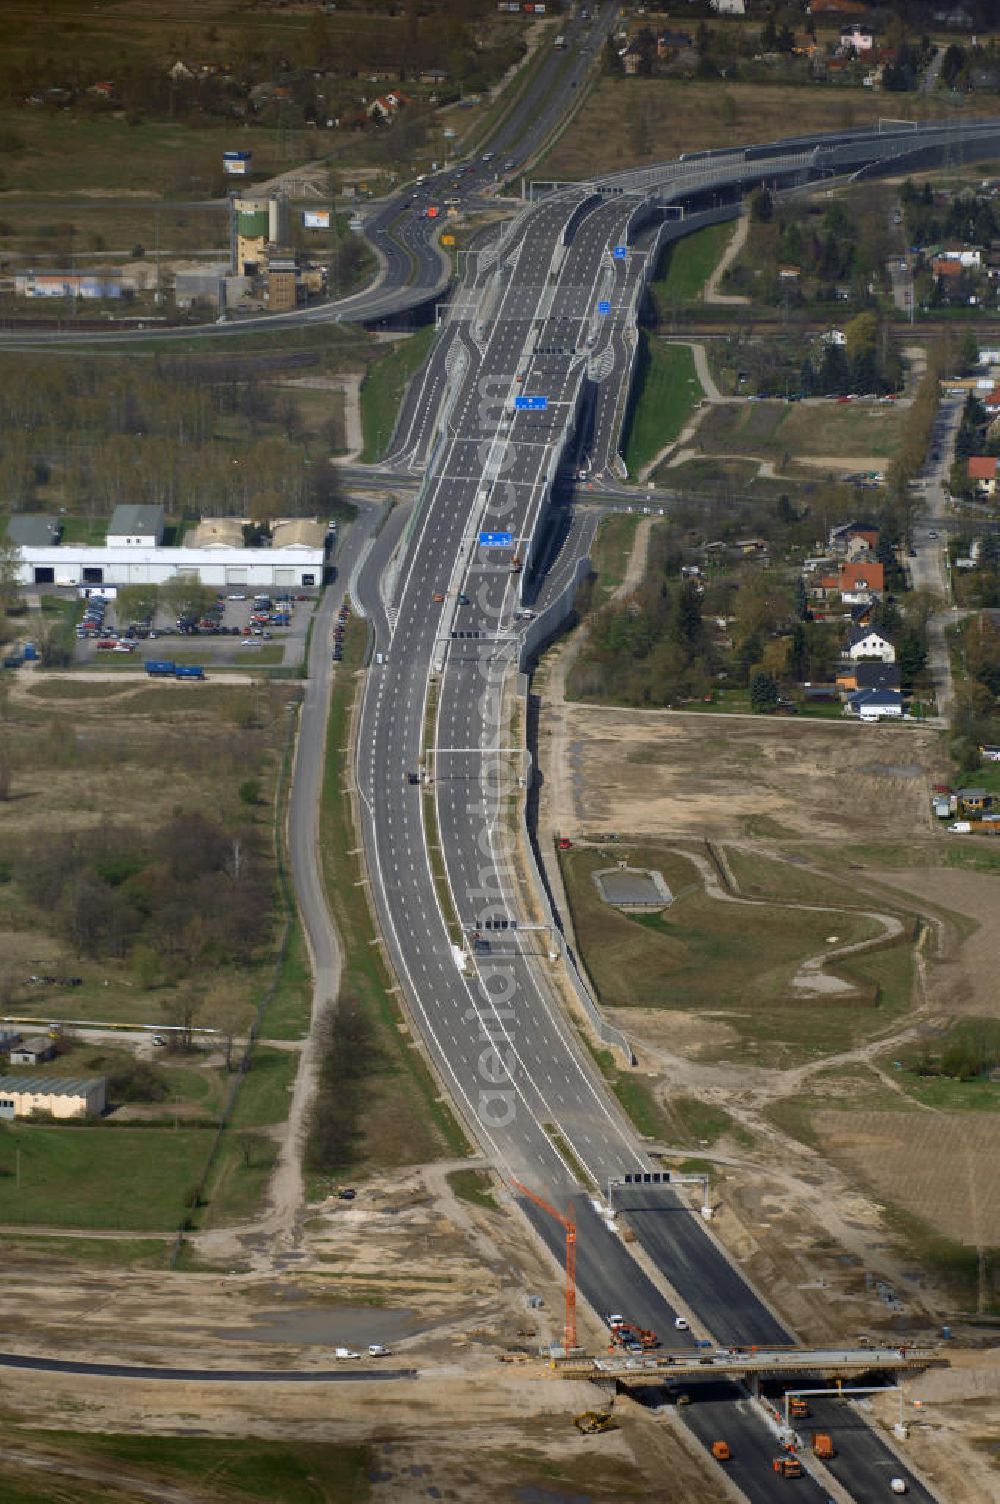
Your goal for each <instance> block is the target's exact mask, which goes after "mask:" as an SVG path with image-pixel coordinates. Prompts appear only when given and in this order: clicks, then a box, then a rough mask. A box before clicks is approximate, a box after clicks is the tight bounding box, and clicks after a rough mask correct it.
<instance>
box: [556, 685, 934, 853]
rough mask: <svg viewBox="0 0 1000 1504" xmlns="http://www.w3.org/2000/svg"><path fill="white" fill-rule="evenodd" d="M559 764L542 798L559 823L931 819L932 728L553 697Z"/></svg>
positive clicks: (663, 827)
mask: <svg viewBox="0 0 1000 1504" xmlns="http://www.w3.org/2000/svg"><path fill="white" fill-rule="evenodd" d="M543 728H544V729H543V734H542V738H541V746H540V753H541V762H542V767H543V769H544V768H546V766H547V753H548V747H549V744H550V738H553V737H557V738H558V741H559V742H560V743H561V745H562V747H563V748H564V749H565V756H566V766H565V768H564V769H563V770H562V776H561V777H557V778H556V779H554V784H555V787H553V789H552V790H551V792H550V794H549V797H550V798H552V799H554V800H556V801H557V807H556V808H555V809H553V810H552V811H551V823H552V826H553V828H555V829H558V830H561V831H566V832H569V833H583V832H594V833H607V832H611V831H621V832H625V833H629V834H642V835H650V836H652V835H668V836H690V835H694V836H696V837H697V838H699V839H708V840H721V839H726V838H728V839H732V838H734V837H737V836H741V835H749V836H754V835H774V836H778V837H782V836H787V837H790V838H795V837H798V838H804V837H808V838H809V839H810V840H814V841H815V840H840V841H844V840H871V839H872V838H873V837H875V836H882V837H883V838H885V837H891V838H892V839H896V840H907V839H910V838H913V837H915V836H924V835H926V834H927V833H928V832H929V830H930V827H931V816H930V812H929V807H928V800H927V784H928V779H929V778H930V777H931V773H932V770H934V771H935V772H936V770H937V765H938V764H937V754H936V745H937V742H936V733H934V732H932V731H924V730H919V729H916V728H912V729H911V728H906V730H905V731H903V730H902V729H901V728H899V727H895V728H890V727H880V726H863V727H862V726H854V725H851V724H844V723H843V722H840V721H830V722H825V721H811V722H809V723H808V724H806V723H804V722H790V721H787V720H785V721H780V722H777V721H773V720H768V721H763V720H758V719H755V718H752V717H749V716H747V717H740V716H718V715H699V714H698V713H696V712H695V713H684V712H674V711H637V710H623V709H605V708H603V707H596V706H592V705H582V704H567V703H563V704H560V705H557V706H553V707H552V709H551V711H549V710H548V708H547V710H546V715H545V717H544V720H543Z"/></svg>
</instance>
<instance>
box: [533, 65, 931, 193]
mask: <svg viewBox="0 0 1000 1504" xmlns="http://www.w3.org/2000/svg"><path fill="white" fill-rule="evenodd" d="M897 104H898V106H899V109H900V111H901V112H902V114H903V116H904V117H905V116H906V115H907V111H909V112H910V117H909V118H914V119H926V118H936V117H937V116H940V115H946V114H951V113H954V109H953V107H949V105H948V103H947V102H946V101H944V100H940V99H938V98H931V99H927V98H925V97H924V96H922V95H920V96H917V95H912V94H900V95H897V96H895V98H894V101H893V111H894V112H895V111H896V108H897ZM884 112H885V104H884V101H882V100H880V99H879V97H878V96H877V95H874V96H873V94H872V92H871V91H870V90H866V89H851V90H846V89H835V88H826V87H823V86H819V85H817V86H815V87H810V88H794V87H783V86H781V85H774V84H770V85H768V84H759V85H758V84H738V83H737V84H731V83H725V84H722V83H711V82H692V83H685V82H682V81H680V80H674V79H656V78H602V79H601V80H600V82H599V83H598V84H597V86H596V87H595V88H594V90H593V92H592V93H591V95H590V97H589V98H588V100H587V107H586V115H585V119H586V123H587V129H586V130H585V131H567V132H566V134H565V135H563V136H562V137H560V139H559V140H558V141H557V142H556V144H555V146H554V147H553V149H552V150H551V151H550V152H549V153H548V155H547V156H546V157H545V159H544V161H543V163H542V164H541V167H540V169H539V170H538V172H537V173H536V176H541V175H543V174H544V176H546V177H553V178H566V179H573V178H585V177H589V176H590V175H591V174H594V173H605V172H616V171H618V170H619V169H621V168H625V167H642V166H646V165H647V164H649V163H652V162H662V161H665V160H666V159H667V158H670V157H676V156H680V154H681V152H685V151H697V150H699V149H702V148H705V147H712V146H732V144H733V142H734V141H744V140H746V141H751V140H752V141H773V140H777V139H778V138H779V137H781V136H788V135H793V134H794V135H799V134H802V133H804V132H807V131H813V130H837V129H844V128H845V127H849V126H852V125H853V126H862V125H868V124H871V123H873V122H874V121H876V120H877V119H878V117H879V116H880V115H881V114H884ZM637 117H638V118H639V119H642V120H645V122H646V125H647V129H646V131H645V133H644V134H645V137H646V140H647V142H648V145H647V146H646V149H645V150H643V151H637V150H636V141H635V130H634V125H633V122H634V121H635V119H636V118H637Z"/></svg>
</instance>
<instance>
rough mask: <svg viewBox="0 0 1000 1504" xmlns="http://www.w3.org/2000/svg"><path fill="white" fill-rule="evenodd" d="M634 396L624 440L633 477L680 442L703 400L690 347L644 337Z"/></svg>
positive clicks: (623, 443)
mask: <svg viewBox="0 0 1000 1504" xmlns="http://www.w3.org/2000/svg"><path fill="white" fill-rule="evenodd" d="M634 393H635V395H634V398H633V401H632V405H631V407H630V412H629V417H628V420H627V422H626V426H625V432H624V434H623V438H622V457H623V459H624V460H625V463H626V465H627V466H628V471H629V474H630V475H632V476H634V475H636V474H637V472H638V471H639V470H641V469H642V467H643V466H644V465H647V464H649V462H650V460H652V459H653V458H654V456H655V455H656V454H657V453H658V451H659V450H660V449H662V448H663V446H664V445H665V444H669V443H671V442H672V441H673V440H674V439H676V437H677V435H678V434H679V433H680V431H681V429H682V428H683V427H684V424H685V422H686V421H687V419H688V416H689V415H690V413H691V410H692V408H693V407H694V406H695V404H696V403H697V402H698V401H699V400H700V398H701V395H702V393H701V386H700V384H699V382H698V378H697V377H696V376H695V371H694V356H693V355H692V353H691V351H690V349H689V348H688V346H687V345H667V344H663V343H662V342H661V341H659V340H657V339H655V338H650V336H649V335H648V334H645V333H643V334H641V335H640V346H639V355H638V358H637V360H636V372H635V387H634Z"/></svg>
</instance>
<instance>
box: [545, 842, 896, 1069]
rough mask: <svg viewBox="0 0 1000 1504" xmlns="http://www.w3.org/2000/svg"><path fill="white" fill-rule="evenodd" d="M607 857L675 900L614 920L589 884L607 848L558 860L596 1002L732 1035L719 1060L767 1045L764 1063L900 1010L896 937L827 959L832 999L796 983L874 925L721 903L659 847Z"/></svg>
mask: <svg viewBox="0 0 1000 1504" xmlns="http://www.w3.org/2000/svg"><path fill="white" fill-rule="evenodd" d="M623 851H624V855H623ZM614 855H615V858H616V859H621V860H624V859H625V856H627V858H628V860H629V862H630V864H632V865H635V866H638V867H652V868H654V869H656V870H658V871H660V872H661V873H662V874H663V876H664V878H665V879H666V881H667V883H668V885H669V887H670V889H671V891H672V892H673V893H674V894H675V895H676V897H675V901H674V903H673V904H672V905H671V906H670V907H669V908H668V909H666V910H665V911H664V912H663V913H661V914H634V915H629V914H624V913H622V912H620V911H619V910H617V909H614V908H612V907H611V906H610V905H608V904H606V903H604V902H603V901H602V900H601V898H600V896H599V894H598V892H597V888H596V885H595V884H594V882H593V874H594V873H595V872H597V871H600V870H602V869H604V868H606V867H607V865H608V860H609V859H608V855H607V854H606V852H605V850H603V849H601V848H576V849H574V850H573V851H570V852H565V853H563V854H562V858H561V865H562V871H563V881H564V883H565V886H566V890H567V893H568V896H569V904H570V909H571V912H572V917H573V928H574V930H575V932H576V934H577V935H578V936H579V937H580V939H581V944H582V947H583V954H584V959H585V961H586V964H587V969H588V971H589V973H590V975H591V977H592V979H593V981H594V984H595V986H596V988H597V992H598V996H599V997H600V999H601V1001H602V1002H603V1003H604V1004H605V1005H606V1006H608V1007H617V1008H623V1009H629V1008H632V1007H638V1008H642V1009H651V1008H652V1009H655V1008H665V1009H672V1008H678V1009H680V1010H681V1011H682V1012H684V1013H689V1014H697V1015H698V1016H699V1017H705V1016H707V1017H708V1019H709V1020H710V1021H711V1022H716V1023H721V1024H723V1025H724V1026H726V1027H727V1029H728V1030H730V1031H732V1032H733V1034H735V1035H736V1036H737V1038H736V1039H732V1038H730V1040H729V1041H727V1042H725V1043H722V1042H720V1043H719V1044H718V1045H717V1047H716V1050H715V1051H714V1052H713V1053H715V1054H716V1056H717V1058H737V1057H739V1056H740V1055H741V1054H743V1053H744V1052H746V1051H748V1050H749V1052H750V1053H751V1054H756V1052H757V1051H758V1050H765V1051H766V1052H767V1059H768V1062H769V1064H771V1065H778V1064H782V1063H787V1062H788V1061H789V1060H791V1059H793V1058H794V1059H799V1058H804V1059H810V1058H815V1057H817V1056H822V1055H824V1054H827V1053H829V1052H830V1051H831V1050H835V1049H846V1048H849V1047H850V1045H851V1044H852V1043H854V1042H856V1041H858V1040H861V1039H863V1038H864V1037H866V1035H868V1034H869V1033H871V1032H873V1031H876V1030H881V1029H884V1028H885V1026H886V1023H887V1020H888V1019H889V1018H890V1017H891V1016H892V1015H893V1014H896V1013H900V1012H902V1011H903V1010H904V1009H905V1008H906V1006H907V1004H908V1002H909V994H910V985H911V966H910V963H909V959H908V955H907V946H906V943H905V940H904V938H903V937H902V936H900V943H899V944H898V945H896V946H894V947H893V948H892V949H889V950H879V951H875V952H874V953H865V952H862V953H861V954H860V955H858V956H855V957H852V958H851V961H850V963H849V964H848V963H847V962H846V961H840V960H839V959H838V960H833V961H831V964H830V967H829V968H828V973H829V975H830V977H831V978H832V979H835V980H839V981H840V982H841V984H842V985H843V991H842V992H841V991H838V990H833V989H831V990H829V991H826V990H824V989H823V988H822V987H817V989H816V990H815V991H814V992H810V991H807V990H806V989H804V988H803V987H802V986H801V985H800V984H799V982H798V981H797V980H796V978H797V977H798V975H799V972H800V968H801V966H802V963H803V962H804V961H806V960H807V959H808V958H809V957H811V956H822V955H824V954H825V953H826V952H828V951H829V952H835V951H837V950H839V949H840V948H841V947H843V946H850V945H854V944H857V943H858V942H859V941H863V940H874V939H876V938H878V937H881V936H882V934H883V933H884V931H883V926H882V925H881V924H880V923H879V922H878V921H877V920H876V919H875V918H873V917H870V916H868V915H866V914H864V913H859V912H850V911H847V910H843V909H834V908H833V907H827V906H823V907H821V908H818V909H812V908H802V907H798V906H796V905H795V904H792V903H775V904H773V905H772V904H766V903H746V904H742V903H733V902H731V901H728V902H727V901H724V899H722V898H720V897H718V896H712V894H711V893H710V892H709V891H708V890H707V889H706V888H704V887H703V884H702V880H701V873H700V871H699V868H698V866H697V865H696V864H695V863H694V862H693V861H691V860H690V859H689V858H687V857H686V856H685V855H684V854H683V853H682V852H679V851H677V850H675V849H672V848H670V847H667V846H659V845H643V846H639V845H633V844H631V843H630V844H629V846H628V847H627V848H619V849H616V850H615V853H614ZM834 941H835V942H836V943H833V942H834ZM873 973H875V974H873ZM851 983H854V984H855V985H850V984H851ZM876 983H878V988H877V991H876V990H875V984H876ZM625 1027H626V1029H628V1027H629V1026H628V1024H627V1023H626V1024H625Z"/></svg>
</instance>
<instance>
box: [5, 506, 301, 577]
mask: <svg viewBox="0 0 1000 1504" xmlns="http://www.w3.org/2000/svg"><path fill="white" fill-rule="evenodd" d="M243 526H244V524H243V522H242V520H241V519H239V518H213V519H209V520H207V521H205V522H202V523H199V525H198V526H197V527H196V528H194V529H192V530H191V531H190V532H189V533H188V536H187V538H186V539H185V542H184V545H183V546H182V547H180V548H167V547H164V546H163V541H162V540H163V536H164V516H163V508H162V507H158V506H132V505H128V504H125V505H122V506H118V507H116V508H115V511H114V515H113V516H112V519H111V522H110V524H109V527H108V532H107V536H106V539H105V542H104V544H103V545H100V544H77V543H60V542H59V531H60V530H59V519H58V518H56V517H51V516H43V515H40V514H35V515H30V516H29V515H25V516H21V517H17V518H12V519H11V521H10V524H9V525H8V531H7V537H8V539H9V540H10V541H11V542H12V543H16V544H17V546H18V550H19V553H20V560H21V562H20V568H19V570H18V582H19V583H20V584H21V585H28V586H32V585H34V586H45V585H54V586H61V587H84V588H89V589H94V590H99V589H102V588H103V587H104V586H111V587H115V588H117V587H119V586H122V585H164V584H166V583H167V581H168V580H172V579H175V578H176V577H177V576H178V575H181V576H185V577H187V578H188V579H195V580H198V581H199V582H200V583H201V584H202V585H209V586H216V587H218V588H219V589H225V588H226V587H228V586H244V585H247V586H259V587H260V588H261V589H265V590H267V589H272V588H280V587H282V586H283V587H285V588H286V589H290V588H291V589H303V588H304V589H309V588H311V587H313V586H318V585H321V584H322V583H323V577H324V569H325V567H326V557H327V529H326V527H325V526H324V525H323V523H321V522H317V521H316V520H315V519H307V518H302V517H294V518H289V519H286V520H284V521H278V522H275V523H274V525H273V527H272V542H271V545H270V547H268V546H266V545H265V546H262V547H257V548H247V547H246V545H245V543H244V538H243Z"/></svg>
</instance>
